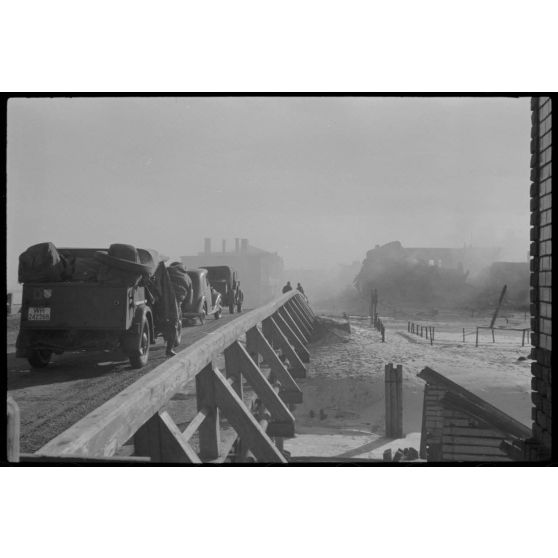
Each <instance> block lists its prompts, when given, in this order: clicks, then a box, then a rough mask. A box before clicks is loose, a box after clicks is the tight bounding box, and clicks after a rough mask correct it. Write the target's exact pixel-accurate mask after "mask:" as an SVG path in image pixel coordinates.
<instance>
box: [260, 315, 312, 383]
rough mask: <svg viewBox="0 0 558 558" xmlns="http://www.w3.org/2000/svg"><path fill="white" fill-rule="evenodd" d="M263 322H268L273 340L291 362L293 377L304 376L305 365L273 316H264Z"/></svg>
mask: <svg viewBox="0 0 558 558" xmlns="http://www.w3.org/2000/svg"><path fill="white" fill-rule="evenodd" d="M263 323H264V324H270V325H269V327H270V329H271V335H272V339H273V341H274V342H275V343H276V344H277V345H278V346H279V347H280V348H281V350H282V351H283V354H284V355H285V356H286V357H287V359H288V360H289V362H290V364H291V370H292V376H293V377H294V378H306V367H305V366H304V364H303V362H302V360H300V358H299V356H298V355H297V354H296V352H295V350H294V349H293V348H292V347H291V345H290V343H289V341H288V340H287V338H286V337H285V335H284V334H283V332H282V331H281V329H280V328H279V326H278V325H277V323H276V322H275V320H274V319H273V318H271V317H270V318H266V319H265V320H264V321H263Z"/></svg>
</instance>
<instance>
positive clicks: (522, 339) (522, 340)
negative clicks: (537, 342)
mask: <svg viewBox="0 0 558 558" xmlns="http://www.w3.org/2000/svg"><path fill="white" fill-rule="evenodd" d="M521 346H522V347H524V346H525V330H523V334H522V335H521Z"/></svg>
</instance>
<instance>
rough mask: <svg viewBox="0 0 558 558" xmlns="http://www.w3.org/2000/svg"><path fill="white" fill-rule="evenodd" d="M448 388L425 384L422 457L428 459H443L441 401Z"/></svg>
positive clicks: (421, 440)
mask: <svg viewBox="0 0 558 558" xmlns="http://www.w3.org/2000/svg"><path fill="white" fill-rule="evenodd" d="M445 394H446V390H445V389H443V388H441V387H438V386H436V385H433V384H426V385H425V386H424V400H423V407H422V409H423V412H422V432H421V437H420V457H421V459H428V461H440V460H441V459H442V452H441V449H442V448H441V446H442V429H443V426H444V423H443V407H442V404H441V402H440V400H441V399H442V397H444V395H445Z"/></svg>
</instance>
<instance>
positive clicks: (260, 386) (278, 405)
mask: <svg viewBox="0 0 558 558" xmlns="http://www.w3.org/2000/svg"><path fill="white" fill-rule="evenodd" d="M230 349H231V350H233V351H235V352H236V354H237V358H238V359H239V361H240V362H241V365H242V374H243V376H244V377H245V378H246V379H247V380H248V382H249V383H250V385H251V386H252V387H253V388H254V391H255V392H256V394H257V395H258V397H259V398H260V400H261V402H262V403H263V405H264V407H265V408H266V409H267V410H268V411H269V413H270V415H271V421H270V425H269V426H270V427H272V428H271V429H270V434H271V431H277V430H280V431H281V436H285V437H290V438H292V437H294V433H295V419H294V417H293V415H292V414H291V412H290V411H289V409H288V408H287V406H286V405H285V403H283V401H281V399H280V398H279V396H278V395H277V393H276V392H275V390H274V389H273V387H272V385H271V384H270V383H269V381H268V380H267V378H266V377H265V376H264V375H263V374H262V371H261V370H260V369H259V368H258V367H257V366H256V363H255V362H254V361H253V360H252V358H251V357H250V355H249V354H248V352H247V351H246V349H245V348H244V347H243V346H242V345H241V344H240V343H239V342H238V341H237V342H236V343H233V344H232V345H231V347H230ZM276 423H279V424H280V425H279V424H276Z"/></svg>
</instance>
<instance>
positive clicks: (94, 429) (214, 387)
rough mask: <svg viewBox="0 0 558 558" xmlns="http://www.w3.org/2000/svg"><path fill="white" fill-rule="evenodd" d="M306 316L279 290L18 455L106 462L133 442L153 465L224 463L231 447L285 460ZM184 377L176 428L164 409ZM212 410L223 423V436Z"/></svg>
mask: <svg viewBox="0 0 558 558" xmlns="http://www.w3.org/2000/svg"><path fill="white" fill-rule="evenodd" d="M314 320H315V315H314V313H313V312H312V310H311V308H310V306H309V305H308V303H307V302H306V300H305V298H304V297H302V296H301V295H300V293H298V292H296V291H292V292H289V293H287V294H284V295H282V296H281V297H279V298H278V299H276V300H274V301H272V302H270V303H268V304H266V305H264V306H262V307H260V308H257V309H255V310H252V311H250V312H247V313H246V314H243V315H241V316H239V317H238V318H236V319H234V320H233V321H231V322H229V323H227V324H225V325H224V326H222V327H220V328H219V329H218V330H216V331H214V332H212V333H211V334H209V335H207V336H206V337H205V338H203V339H201V340H199V341H197V342H195V343H193V344H192V345H190V346H189V347H187V348H185V349H184V350H182V351H180V352H179V353H178V354H177V355H176V356H175V357H173V358H172V359H169V360H167V361H166V362H165V363H163V364H162V365H160V366H158V367H157V368H155V369H154V370H152V371H150V372H148V373H147V374H145V375H144V376H142V377H141V378H140V379H139V380H137V381H136V382H135V383H134V384H132V385H130V386H129V387H128V388H126V389H124V390H123V391H122V392H120V393H119V394H118V395H116V396H115V397H113V398H112V399H110V400H109V401H107V402H106V403H104V404H103V405H101V406H100V407H98V408H97V409H95V410H94V411H93V412H91V413H90V414H89V415H87V416H85V417H84V418H83V419H81V420H80V421H79V422H77V423H76V424H74V425H73V426H71V427H70V428H69V429H68V430H66V431H65V432H63V433H62V434H60V435H59V436H57V437H56V438H54V439H53V440H51V441H50V442H48V443H47V444H46V445H44V446H43V447H42V448H41V449H39V450H38V451H37V452H36V453H35V454H31V455H28V456H25V459H22V460H41V459H44V460H47V459H48V460H49V461H51V460H55V459H60V460H67V461H70V460H71V459H72V458H75V459H84V458H85V459H87V458H91V459H95V460H98V459H103V458H104V459H106V458H110V457H111V456H114V455H115V454H116V453H117V452H118V451H119V449H120V448H122V446H123V445H125V444H126V443H127V442H129V440H130V439H133V442H134V456H135V457H136V458H142V459H143V460H145V458H146V457H147V458H149V459H150V461H152V462H153V461H154V462H166V463H169V462H174V463H203V462H223V461H224V460H225V459H226V458H227V456H228V455H229V454H230V452H231V449H232V447H233V444H235V443H236V448H237V451H236V453H237V454H240V455H242V456H244V457H253V458H254V459H255V460H257V461H260V462H268V463H285V462H286V461H287V459H286V457H285V453H284V452H283V450H282V440H283V439H284V438H288V437H292V436H294V427H295V419H294V417H293V415H292V413H291V410H292V408H293V407H292V405H293V404H294V403H300V402H301V401H302V392H301V390H300V388H299V386H298V384H297V383H296V381H295V378H303V377H305V375H306V363H307V362H309V358H310V355H309V352H308V349H307V345H308V344H309V342H310V339H311V335H312V330H313V326H314ZM221 355H224V363H225V367H224V370H220V369H219V368H218V366H217V362H216V361H217V360H218V359H219V358H221V359H222V356H221ZM261 359H263V360H264V361H265V365H266V366H265V367H264V366H262V365H261ZM190 383H195V393H196V403H197V414H196V415H195V416H194V418H193V419H192V420H191V421H190V422H189V423H188V425H187V426H186V428H185V429H184V430H181V429H180V428H179V427H178V425H177V424H176V422H175V421H174V420H173V418H172V417H171V416H170V414H169V413H168V412H167V411H166V410H163V408H164V407H165V405H166V404H167V403H168V402H169V401H170V399H171V398H172V397H173V396H174V395H175V394H177V393H178V392H179V391H181V390H184V389H185V388H186V386H187V385H188V384H190ZM246 383H247V384H249V385H250V387H251V388H252V391H251V392H250V393H244V391H245V387H246ZM221 414H222V415H223V416H224V418H225V419H226V420H227V422H228V423H229V424H230V426H232V430H231V429H228V430H226V432H227V435H226V436H223V437H222V436H221V434H222V432H221V426H220V424H221V420H220V418H221ZM195 434H197V439H198V448H197V449H196V450H195V449H194V445H192V444H191V443H190V442H191V440H192V438H193V436H194V435H195ZM223 434H225V431H223ZM275 441H276V442H277V443H275ZM239 446H240V448H241V449H239ZM133 459H134V458H132V460H133Z"/></svg>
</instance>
